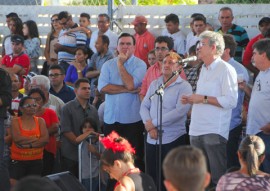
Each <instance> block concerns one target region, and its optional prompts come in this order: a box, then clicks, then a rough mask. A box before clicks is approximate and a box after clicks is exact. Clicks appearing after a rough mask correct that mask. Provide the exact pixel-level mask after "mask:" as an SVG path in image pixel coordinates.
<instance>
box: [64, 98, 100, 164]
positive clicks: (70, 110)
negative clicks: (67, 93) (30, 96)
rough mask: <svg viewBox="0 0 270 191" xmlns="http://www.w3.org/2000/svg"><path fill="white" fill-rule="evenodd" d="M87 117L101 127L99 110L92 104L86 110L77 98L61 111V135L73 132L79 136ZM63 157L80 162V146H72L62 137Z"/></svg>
mask: <svg viewBox="0 0 270 191" xmlns="http://www.w3.org/2000/svg"><path fill="white" fill-rule="evenodd" d="M86 117H90V118H92V119H94V120H95V122H96V124H97V126H98V127H99V119H98V114H97V110H96V108H95V107H94V106H92V105H91V104H88V105H87V107H86V108H85V109H84V108H83V107H82V106H81V104H80V102H79V101H78V99H77V98H75V99H74V100H72V101H70V102H68V103H67V104H66V105H65V106H64V107H63V109H62V111H61V121H60V124H61V133H62V134H63V133H67V132H73V133H74V134H75V136H79V135H80V134H81V132H80V126H81V125H82V122H83V120H84V119H85V118H86ZM61 140H62V141H63V142H62V147H61V151H62V155H63V156H64V157H66V158H68V159H71V160H74V161H78V145H74V144H72V143H71V142H70V141H69V140H68V139H67V138H66V137H65V136H62V137H61Z"/></svg>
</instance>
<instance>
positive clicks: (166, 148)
mask: <svg viewBox="0 0 270 191" xmlns="http://www.w3.org/2000/svg"><path fill="white" fill-rule="evenodd" d="M185 144H186V137H185V135H182V136H181V137H179V138H178V139H176V140H175V141H173V142H171V143H168V144H163V145H162V146H161V164H162V163H163V160H164V158H165V156H166V155H167V154H168V152H170V150H172V149H173V148H176V147H178V146H180V145H185ZM158 157H159V145H158V144H155V145H152V144H149V143H146V173H147V174H149V175H150V176H151V177H152V178H153V180H154V182H155V184H156V186H157V187H158V186H159V180H158V174H159V169H162V168H161V167H159V160H158ZM163 180H164V176H163V173H162V171H161V180H160V181H161V190H162V191H166V189H165V186H164V184H163Z"/></svg>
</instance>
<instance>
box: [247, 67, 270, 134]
mask: <svg viewBox="0 0 270 191" xmlns="http://www.w3.org/2000/svg"><path fill="white" fill-rule="evenodd" d="M248 108H249V109H248V119H247V134H249V135H256V134H257V133H259V132H261V130H260V128H262V127H263V126H265V125H267V124H268V123H270V117H269V116H270V109H269V108H270V68H268V69H267V70H265V71H260V73H259V74H258V76H257V77H256V79H255V82H254V85H253V88H252V93H251V98H250V101H249V107H248Z"/></svg>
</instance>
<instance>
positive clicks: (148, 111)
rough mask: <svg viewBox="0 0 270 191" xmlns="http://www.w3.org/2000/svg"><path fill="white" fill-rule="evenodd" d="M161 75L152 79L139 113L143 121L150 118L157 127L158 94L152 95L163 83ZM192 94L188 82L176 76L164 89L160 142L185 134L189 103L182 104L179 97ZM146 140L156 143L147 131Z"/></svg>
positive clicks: (158, 115)
mask: <svg viewBox="0 0 270 191" xmlns="http://www.w3.org/2000/svg"><path fill="white" fill-rule="evenodd" d="M163 83H164V82H163V76H161V77H159V78H158V79H157V80H155V81H153V82H152V83H151V85H150V87H149V89H148V91H147V93H146V96H145V97H144V99H143V101H142V104H141V109H140V114H141V117H142V120H143V122H144V123H145V122H146V121H147V120H149V119H151V120H152V123H153V125H154V126H155V127H157V128H159V127H160V124H159V117H160V113H159V111H160V104H159V96H157V95H154V97H152V99H150V96H151V95H153V94H154V93H155V91H156V90H157V89H158V88H159V86H160V85H161V84H163ZM190 94H192V88H191V86H190V84H189V83H188V82H187V81H185V80H183V79H182V78H180V77H178V78H177V79H176V81H175V82H173V83H171V84H170V85H169V86H168V87H166V88H165V89H164V96H163V106H162V130H163V134H162V144H168V143H171V142H173V141H174V140H176V139H177V138H179V137H181V136H182V135H184V134H186V126H185V122H186V119H187V113H188V111H189V109H190V104H182V103H181V101H180V99H181V97H182V96H183V95H190ZM147 142H148V143H150V144H156V143H158V140H154V139H151V138H150V136H149V133H148V135H147Z"/></svg>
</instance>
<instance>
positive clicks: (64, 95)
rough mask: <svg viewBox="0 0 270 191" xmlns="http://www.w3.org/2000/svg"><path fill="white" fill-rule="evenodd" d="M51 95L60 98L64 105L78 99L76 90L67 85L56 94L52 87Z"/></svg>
mask: <svg viewBox="0 0 270 191" xmlns="http://www.w3.org/2000/svg"><path fill="white" fill-rule="evenodd" d="M50 93H51V94H53V95H55V96H56V97H58V98H60V99H61V100H62V101H63V102H64V103H67V102H69V101H71V100H73V99H74V98H75V97H76V95H75V92H74V89H73V88H71V87H70V86H67V85H66V84H65V83H64V85H63V87H62V89H61V90H60V91H59V92H55V91H54V89H53V88H52V87H51V88H50Z"/></svg>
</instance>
